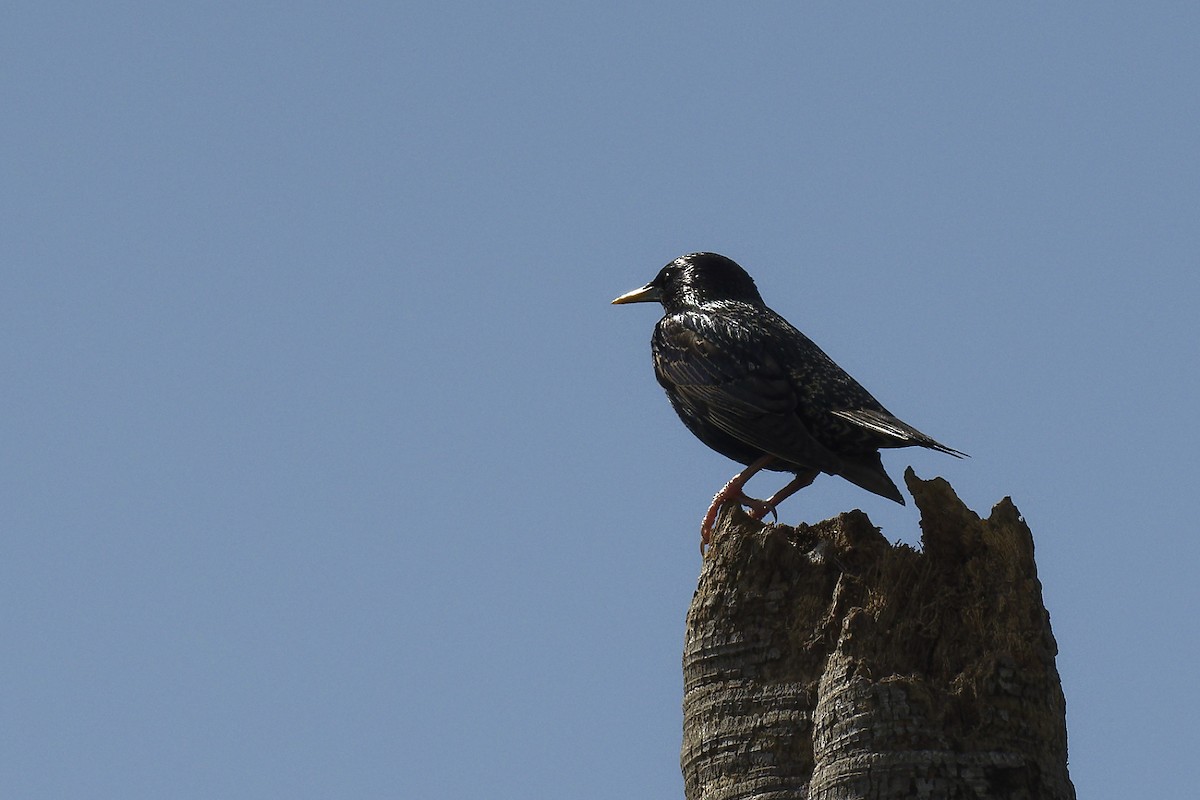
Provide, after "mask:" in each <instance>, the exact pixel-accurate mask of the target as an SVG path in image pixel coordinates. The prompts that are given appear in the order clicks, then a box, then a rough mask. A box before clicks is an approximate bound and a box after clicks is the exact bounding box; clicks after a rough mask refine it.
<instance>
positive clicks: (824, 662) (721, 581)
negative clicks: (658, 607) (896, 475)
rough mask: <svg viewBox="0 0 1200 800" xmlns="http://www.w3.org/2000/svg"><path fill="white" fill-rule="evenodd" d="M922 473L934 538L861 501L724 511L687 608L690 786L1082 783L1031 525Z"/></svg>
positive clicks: (1000, 793)
mask: <svg viewBox="0 0 1200 800" xmlns="http://www.w3.org/2000/svg"><path fill="white" fill-rule="evenodd" d="M905 481H906V483H907V485H908V488H909V491H910V492H911V493H912V495H913V497H914V499H915V500H916V503H917V507H918V508H919V509H920V511H921V529H922V547H921V549H920V550H917V549H915V548H912V547H909V546H907V545H903V544H900V545H892V544H889V543H888V541H887V540H886V539H885V538H884V536H883V535H881V533H880V532H879V530H878V529H876V528H875V527H874V526H873V525H872V524H871V521H870V520H869V519H868V518H867V517H866V515H865V514H863V513H862V512H861V511H854V512H850V513H847V514H842V515H840V516H838V517H835V518H834V519H830V520H826V521H824V522H820V523H817V524H815V525H799V526H797V527H791V526H786V525H763V524H762V523H760V522H758V521H755V520H753V519H751V518H750V517H749V516H748V515H746V514H744V513H743V512H742V511H741V510H740V509H739V508H737V507H735V506H730V507H728V508H727V509H725V510H724V511H723V512H722V514H721V515H720V518H719V520H718V525H717V529H716V536H715V538H714V542H713V545H712V548H711V551H710V556H709V558H707V559H706V560H705V563H704V566H703V570H702V573H701V576H700V584H699V586H698V588H697V590H696V595H695V597H694V598H693V600H692V604H691V608H690V610H689V612H688V620H687V634H686V643H685V648H684V702H683V706H684V741H683V750H682V767H683V773H684V779H685V786H686V789H687V797H689V798H692V800H698V799H699V798H703V800H725V798H735V797H760V796H761V797H779V798H785V797H787V798H790V797H805V798H808V800H817V799H818V798H821V799H827V800H829V799H832V798H851V797H870V798H875V800H888V799H890V798H910V797H936V798H968V797H969V798H977V797H1013V798H1017V797H1039V798H1056V799H1057V800H1072V798H1074V796H1075V794H1074V788H1073V787H1072V785H1071V781H1070V778H1069V776H1068V774H1067V733H1066V722H1065V714H1066V703H1065V700H1064V698H1063V693H1062V689H1061V685H1060V681H1059V676H1058V671H1057V668H1056V665H1055V656H1056V654H1057V645H1056V643H1055V640H1054V636H1053V634H1052V632H1051V629H1050V618H1049V615H1048V614H1047V612H1046V609H1045V607H1044V605H1043V602H1042V591H1041V583H1040V582H1039V581H1038V577H1037V568H1036V566H1035V563H1034V548H1033V537H1032V535H1031V533H1030V530H1029V528H1028V527H1027V526H1026V524H1025V521H1024V520H1023V519H1022V517H1021V515H1020V513H1019V512H1018V511H1017V509H1016V507H1015V506H1014V505H1013V503H1012V502H1011V500H1009V499H1007V498H1006V499H1005V500H1003V501H1001V502H1000V503H998V504H997V505H996V506H995V508H993V510H992V512H991V515H990V516H989V517H988V518H987V519H980V518H979V516H977V515H976V514H975V513H973V512H972V511H971V510H970V509H968V508H967V507H966V506H965V505H964V504H963V503H962V502H961V501H960V500H959V499H958V497H957V496H956V495H955V494H954V491H953V489H952V488H951V487H950V485H949V484H948V483H946V482H945V481H944V480H941V479H934V480H931V481H922V480H919V479H918V478H917V477H916V476H915V475H914V474H913V472H912V470H911V468H910V469H909V470H907V471H906V472H905Z"/></svg>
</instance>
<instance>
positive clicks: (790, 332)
mask: <svg viewBox="0 0 1200 800" xmlns="http://www.w3.org/2000/svg"><path fill="white" fill-rule="evenodd" d="M645 300H658V301H659V302H661V303H662V305H663V308H664V311H665V315H664V316H663V318H662V319H661V320H660V321H659V323H658V325H657V326H656V327H655V329H654V335H653V338H652V339H651V351H652V354H653V358H654V372H655V375H656V376H657V377H658V382H659V383H660V384H661V385H662V387H663V389H665V390H666V393H667V397H668V398H669V399H670V401H671V405H672V406H673V407H674V408H675V411H676V412H677V413H678V414H679V417H680V419H682V420H683V423H684V424H685V425H686V426H687V427H688V429H689V430H691V431H692V433H694V434H695V435H696V436H697V438H699V439H700V440H701V441H702V442H704V443H705V444H706V445H708V446H709V447H711V448H712V449H714V450H716V451H717V452H719V453H721V454H723V455H725V456H727V457H729V458H731V459H733V460H735V461H739V462H741V463H743V464H750V463H752V462H754V461H755V460H757V459H758V458H760V457H761V456H763V455H764V454H771V455H773V456H775V457H776V458H777V461H776V462H773V463H772V464H771V465H769V466H768V467H767V468H768V469H774V470H776V471H781V472H795V473H800V472H804V471H809V470H814V469H815V470H820V471H821V472H825V473H828V474H831V475H840V476H842V477H844V478H846V479H847V480H850V481H852V482H853V483H855V484H857V485H859V486H861V487H863V488H864V489H867V490H868V491H871V492H874V493H876V494H879V495H881V496H883V497H887V498H890V499H892V500H895V501H896V502H899V503H903V502H904V499H903V496H902V495H901V494H900V491H899V490H898V489H897V488H896V485H895V484H894V483H893V482H892V480H891V478H889V477H888V475H887V473H886V472H885V471H884V469H883V464H882V462H881V461H880V459H879V450H880V449H881V448H888V447H908V446H914V445H915V446H920V447H928V448H931V449H934V450H939V451H941V452H944V453H949V454H951V455H955V456H961V455H963V454H962V453H959V452H958V451H957V450H953V449H951V448H949V447H946V446H945V445H942V444H940V443H939V442H937V441H935V440H934V439H932V438H930V437H929V436H926V435H925V434H923V433H921V432H920V431H918V430H917V429H916V428H914V427H912V426H911V425H908V424H907V423H905V422H903V421H902V420H900V419H897V418H896V417H895V416H893V415H892V414H891V413H890V412H889V411H888V410H887V409H886V408H884V407H883V405H882V404H880V403H879V401H878V400H876V399H875V398H874V397H872V396H871V394H870V393H869V392H867V390H866V389H864V388H863V387H862V386H861V385H860V384H859V383H858V382H857V381H855V380H854V379H853V378H851V377H850V376H849V375H848V374H846V372H845V371H844V370H842V369H841V368H840V367H839V366H838V365H837V364H835V363H834V362H833V360H832V359H830V358H829V356H827V355H826V354H825V353H824V352H823V351H822V350H821V349H820V348H819V347H817V346H816V345H815V344H814V343H813V342H812V341H811V340H810V339H809V338H808V337H807V336H805V335H804V334H803V333H801V332H800V331H798V330H796V328H794V327H793V326H792V325H791V324H789V323H788V322H787V320H785V319H783V317H781V316H779V315H778V314H776V313H775V312H774V311H772V310H771V309H769V308H768V307H767V306H766V304H765V303H764V302H763V300H762V297H761V296H760V295H759V293H758V289H757V288H756V287H755V285H754V281H753V280H752V279H751V278H750V276H749V275H748V274H746V272H745V271H744V270H743V269H742V268H741V267H739V266H738V265H737V264H736V263H734V262H733V261H731V260H729V259H728V258H725V257H724V256H719V255H716V254H715V253H692V254H690V255H686V256H683V257H681V258H678V259H676V260H675V261H673V262H671V263H670V264H668V265H667V266H665V267H664V268H663V269H662V270H661V271H660V272H659V274H658V276H657V277H655V279H654V280H653V281H651V282H650V283H649V284H647V286H646V287H644V288H643V289H641V290H638V292H631V293H630V294H629V295H624V296H623V297H622V298H618V301H620V302H640V301H645Z"/></svg>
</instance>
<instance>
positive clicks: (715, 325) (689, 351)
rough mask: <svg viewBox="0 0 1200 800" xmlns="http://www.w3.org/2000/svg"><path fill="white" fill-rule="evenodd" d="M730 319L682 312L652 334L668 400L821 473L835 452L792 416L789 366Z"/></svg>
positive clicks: (794, 401)
mask: <svg viewBox="0 0 1200 800" xmlns="http://www.w3.org/2000/svg"><path fill="white" fill-rule="evenodd" d="M746 334H747V331H746V330H744V329H743V328H742V327H739V326H738V325H736V324H732V323H730V321H729V320H727V319H724V318H721V317H715V318H714V317H710V316H707V315H703V314H698V313H692V312H683V313H677V314H671V315H668V316H666V317H664V318H663V319H662V321H660V322H659V324H658V326H657V327H656V328H655V332H654V343H653V344H654V346H653V352H654V369H655V373H656V374H657V375H658V379H659V382H660V383H661V384H662V385H663V387H664V388H666V390H667V391H668V393H670V394H671V396H672V400H673V402H675V403H676V404H677V405H679V406H682V407H683V408H684V409H686V410H687V412H688V413H690V414H692V415H693V416H694V417H696V418H699V419H702V420H704V421H705V422H707V423H709V424H711V425H713V426H715V427H716V428H718V429H720V430H721V431H723V432H724V433H726V434H728V435H729V436H732V437H734V438H735V439H737V440H739V441H741V442H744V443H745V444H747V445H749V446H751V447H753V448H755V449H758V450H761V451H762V452H764V453H770V454H772V455H775V456H777V457H779V458H781V459H783V460H785V461H788V462H791V463H793V464H799V465H803V466H807V467H812V468H815V469H821V470H823V471H827V472H835V471H836V470H837V469H838V468H839V465H840V460H839V459H838V457H837V456H835V455H834V454H833V453H831V452H830V451H829V450H827V449H826V448H825V447H823V446H822V445H821V444H820V443H819V442H818V441H817V440H816V439H814V438H813V437H812V435H811V433H810V432H809V431H808V429H807V428H806V427H805V425H804V422H803V420H802V419H801V417H800V416H799V415H798V414H797V409H798V406H799V402H800V401H799V398H798V397H797V394H796V391H795V387H794V386H793V384H792V379H791V376H790V374H789V372H788V370H787V368H786V367H785V366H784V365H783V364H782V363H781V361H780V359H778V358H777V357H776V356H775V355H774V354H773V352H772V348H771V347H770V346H769V344H767V343H766V342H764V340H762V339H761V338H758V337H755V336H752V335H746Z"/></svg>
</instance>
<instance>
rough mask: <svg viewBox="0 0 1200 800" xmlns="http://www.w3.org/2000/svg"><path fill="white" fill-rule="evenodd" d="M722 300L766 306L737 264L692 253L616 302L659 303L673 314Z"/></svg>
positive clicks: (673, 262) (717, 257) (723, 258)
mask: <svg viewBox="0 0 1200 800" xmlns="http://www.w3.org/2000/svg"><path fill="white" fill-rule="evenodd" d="M720 301H726V302H728V301H735V302H742V303H749V304H750V305H754V306H762V305H763V299H762V295H760V294H759V293H758V288H757V287H756V286H755V285H754V279H753V278H751V277H750V276H749V275H747V274H746V270H744V269H742V268H741V267H739V266H738V265H737V263H736V262H735V261H733V260H731V259H728V258H726V257H725V256H721V255H717V254H716V253H689V254H687V255H686V256H680V257H679V258H677V259H675V260H674V261H672V262H671V263H670V264H667V265H666V266H665V267H663V268H662V269H661V270H659V272H658V274H657V275H655V276H654V280H652V281H650V282H649V283H647V284H646V285H645V286H643V287H642V288H640V289H634V290H633V291H632V292H626V293H625V294H623V295H621V296H620V297H618V298H617V299H616V300H613V303H614V304H616V305H621V304H624V303H651V302H657V303H662V305H663V308H664V309H666V311H667V312H668V313H670V312H672V311H679V310H683V309H687V308H698V307H700V306H703V305H706V304H708V303H713V302H720Z"/></svg>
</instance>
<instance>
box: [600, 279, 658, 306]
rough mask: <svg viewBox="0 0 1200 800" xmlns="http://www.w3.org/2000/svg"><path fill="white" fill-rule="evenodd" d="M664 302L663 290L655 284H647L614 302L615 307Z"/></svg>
mask: <svg viewBox="0 0 1200 800" xmlns="http://www.w3.org/2000/svg"><path fill="white" fill-rule="evenodd" d="M659 300H662V289H660V288H658V287H657V286H655V285H654V284H651V283H647V284H646V285H645V286H643V287H642V288H640V289H634V290H633V291H632V292H626V293H625V294H623V295H621V296H620V297H618V298H617V299H616V300H613V301H612V304H613V305H614V306H622V305H625V304H626V303H657V302H658V301H659Z"/></svg>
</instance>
